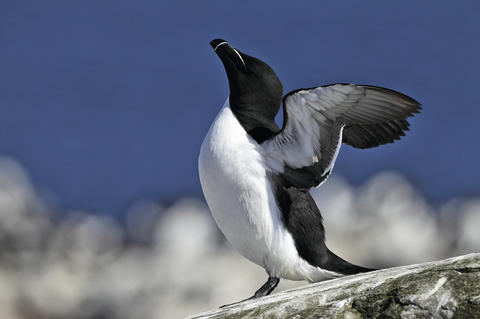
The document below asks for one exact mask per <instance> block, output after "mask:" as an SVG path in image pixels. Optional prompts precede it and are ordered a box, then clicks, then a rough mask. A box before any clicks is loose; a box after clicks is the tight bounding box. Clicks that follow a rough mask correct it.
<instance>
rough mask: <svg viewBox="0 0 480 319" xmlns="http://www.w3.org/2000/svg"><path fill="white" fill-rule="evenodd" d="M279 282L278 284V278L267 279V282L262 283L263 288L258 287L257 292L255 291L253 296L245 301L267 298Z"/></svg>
mask: <svg viewBox="0 0 480 319" xmlns="http://www.w3.org/2000/svg"><path fill="white" fill-rule="evenodd" d="M279 282H280V278H277V277H268V280H267V282H266V283H264V284H263V286H262V287H260V288H259V289H258V290H257V291H255V294H254V295H253V296H251V297H250V298H248V299H245V300H249V299H256V298H260V297H263V296H268V295H269V294H270V293H271V292H272V291H273V289H275V288H276V287H277V286H278V283H279Z"/></svg>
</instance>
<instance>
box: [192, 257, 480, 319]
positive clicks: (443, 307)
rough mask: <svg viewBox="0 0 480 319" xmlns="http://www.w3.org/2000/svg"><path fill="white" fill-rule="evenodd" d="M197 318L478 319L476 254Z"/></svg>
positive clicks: (253, 302)
mask: <svg viewBox="0 0 480 319" xmlns="http://www.w3.org/2000/svg"><path fill="white" fill-rule="evenodd" d="M196 318H231V319H233V318H235V319H236V318H295V319H300V318H311V319H320V318H342V319H361V318H362V319H363V318H365V319H366V318H412V319H418V318H469V319H473V318H480V254H469V255H465V256H459V257H454V258H450V259H446V260H441V261H434V262H428V263H423V264H417V265H409V266H402V267H396V268H389V269H382V270H378V271H374V272H370V273H365V274H359V275H354V276H348V277H343V278H338V279H333V280H328V281H324V282H320V283H315V284H310V285H307V286H305V287H301V288H296V289H292V290H288V291H284V292H280V293H278V294H274V295H271V296H267V297H264V298H260V299H257V300H251V301H246V302H242V303H239V304H236V305H232V306H228V307H225V308H222V309H216V310H213V311H210V312H205V313H202V314H198V315H194V316H192V317H189V319H196Z"/></svg>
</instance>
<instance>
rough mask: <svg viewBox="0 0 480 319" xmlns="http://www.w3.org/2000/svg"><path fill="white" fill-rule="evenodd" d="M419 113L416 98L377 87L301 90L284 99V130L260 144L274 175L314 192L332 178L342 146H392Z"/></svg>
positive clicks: (321, 87)
mask: <svg viewBox="0 0 480 319" xmlns="http://www.w3.org/2000/svg"><path fill="white" fill-rule="evenodd" d="M420 109H421V107H420V104H419V103H418V102H417V101H415V100H413V99H412V98H410V97H408V96H406V95H403V94H401V93H399V92H396V91H393V90H389V89H385V88H381V87H376V86H368V85H355V84H333V85H328V86H320V87H315V88H311V89H300V90H296V91H293V92H290V93H288V94H287V95H286V96H285V97H284V98H283V110H284V111H283V112H284V121H283V128H282V130H281V131H280V132H279V133H278V134H276V135H275V136H273V137H272V138H270V139H269V140H266V141H265V142H263V143H262V144H261V145H262V148H263V150H264V152H265V156H266V157H268V158H269V163H271V166H270V168H271V169H272V171H273V172H275V173H281V174H282V175H283V177H284V178H285V180H286V182H287V184H289V185H291V186H295V187H298V188H310V187H313V186H317V185H319V184H320V183H322V182H323V181H324V180H325V179H326V178H327V177H328V175H329V174H330V172H331V170H332V169H333V164H334V163H335V159H336V157H337V154H338V151H339V150H340V146H341V143H342V142H343V143H346V144H349V145H351V146H353V147H357V148H369V147H374V146H378V145H382V144H386V143H392V142H393V141H394V140H398V139H400V136H403V135H405V133H404V131H406V130H408V126H409V124H408V122H407V121H406V118H408V117H410V116H412V115H413V114H414V113H418V112H419V111H420Z"/></svg>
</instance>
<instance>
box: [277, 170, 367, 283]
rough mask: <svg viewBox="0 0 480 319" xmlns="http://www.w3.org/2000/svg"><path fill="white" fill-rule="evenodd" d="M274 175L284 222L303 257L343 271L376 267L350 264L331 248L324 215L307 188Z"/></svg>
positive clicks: (322, 265) (322, 266)
mask: <svg viewBox="0 0 480 319" xmlns="http://www.w3.org/2000/svg"><path fill="white" fill-rule="evenodd" d="M271 179H272V184H273V185H276V190H275V197H276V200H277V204H278V206H279V208H280V211H281V212H282V219H283V223H284V225H285V227H286V228H287V230H288V231H289V232H290V233H291V234H292V237H293V240H294V241H295V247H296V248H297V251H298V254H299V255H300V256H301V257H302V258H303V259H305V260H306V261H307V262H308V263H310V264H311V265H313V266H317V267H321V268H323V269H326V270H330V271H334V272H337V273H340V274H344V275H351V274H356V273H359V272H367V271H371V270H373V269H369V268H364V267H360V266H357V265H354V264H351V263H349V262H347V261H345V260H343V259H342V258H340V257H338V256H337V255H335V254H334V253H332V252H331V251H330V250H329V249H328V247H327V246H326V244H325V228H324V227H323V218H322V215H321V214H320V210H319V209H318V207H317V204H316V203H315V201H314V200H313V198H312V196H311V195H310V193H309V191H308V190H304V189H298V188H295V187H289V186H286V185H288V184H286V183H285V182H284V181H282V177H281V176H279V175H277V176H273V177H271Z"/></svg>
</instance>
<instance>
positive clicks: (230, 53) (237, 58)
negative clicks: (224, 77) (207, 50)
mask: <svg viewBox="0 0 480 319" xmlns="http://www.w3.org/2000/svg"><path fill="white" fill-rule="evenodd" d="M210 45H211V46H212V48H213V50H214V51H215V53H216V54H217V55H218V57H219V58H220V60H222V63H223V65H224V66H225V70H226V71H227V74H228V73H229V72H232V71H234V69H235V70H236V71H237V72H238V71H240V72H246V71H247V66H246V65H245V61H244V59H243V57H242V54H241V53H240V52H239V51H238V50H236V49H234V48H232V47H231V46H230V44H228V42H227V41H225V40H222V39H215V40H212V41H210Z"/></svg>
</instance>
